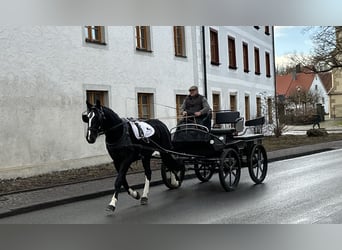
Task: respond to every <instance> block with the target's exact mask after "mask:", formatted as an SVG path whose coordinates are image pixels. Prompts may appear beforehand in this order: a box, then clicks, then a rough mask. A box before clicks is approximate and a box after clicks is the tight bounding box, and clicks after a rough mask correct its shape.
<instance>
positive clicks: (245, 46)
mask: <svg viewBox="0 0 342 250" xmlns="http://www.w3.org/2000/svg"><path fill="white" fill-rule="evenodd" d="M242 52H243V71H244V72H246V73H248V72H249V61H248V44H247V43H242Z"/></svg>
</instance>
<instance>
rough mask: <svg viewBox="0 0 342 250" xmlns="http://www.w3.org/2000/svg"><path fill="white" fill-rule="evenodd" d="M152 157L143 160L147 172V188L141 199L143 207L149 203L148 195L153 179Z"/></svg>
mask: <svg viewBox="0 0 342 250" xmlns="http://www.w3.org/2000/svg"><path fill="white" fill-rule="evenodd" d="M150 162H151V156H150V155H149V156H144V157H143V158H142V163H143V167H144V170H145V186H144V191H143V194H142V197H141V205H146V204H147V203H148V193H149V191H150V182H151V178H152V171H151V165H150Z"/></svg>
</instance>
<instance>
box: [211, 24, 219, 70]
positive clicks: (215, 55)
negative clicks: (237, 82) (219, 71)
mask: <svg viewBox="0 0 342 250" xmlns="http://www.w3.org/2000/svg"><path fill="white" fill-rule="evenodd" d="M213 41H215V44H213ZM213 50H214V51H213ZM210 63H211V64H212V65H215V66H219V65H220V53H219V38H218V31H217V30H215V29H213V28H210Z"/></svg>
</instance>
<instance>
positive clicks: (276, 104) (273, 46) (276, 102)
mask: <svg viewBox="0 0 342 250" xmlns="http://www.w3.org/2000/svg"><path fill="white" fill-rule="evenodd" d="M272 49H273V77H274V102H275V105H274V106H275V116H276V117H275V118H276V129H277V131H279V114H278V97H277V72H276V68H275V45H274V26H272Z"/></svg>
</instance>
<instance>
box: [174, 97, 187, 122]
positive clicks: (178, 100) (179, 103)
mask: <svg viewBox="0 0 342 250" xmlns="http://www.w3.org/2000/svg"><path fill="white" fill-rule="evenodd" d="M185 98H186V95H176V106H177V120H178V121H179V120H181V119H182V117H183V116H182V114H181V107H182V104H183V102H184V100H185Z"/></svg>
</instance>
